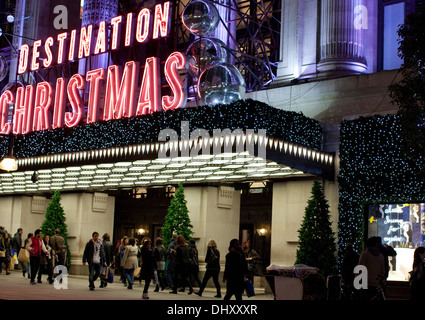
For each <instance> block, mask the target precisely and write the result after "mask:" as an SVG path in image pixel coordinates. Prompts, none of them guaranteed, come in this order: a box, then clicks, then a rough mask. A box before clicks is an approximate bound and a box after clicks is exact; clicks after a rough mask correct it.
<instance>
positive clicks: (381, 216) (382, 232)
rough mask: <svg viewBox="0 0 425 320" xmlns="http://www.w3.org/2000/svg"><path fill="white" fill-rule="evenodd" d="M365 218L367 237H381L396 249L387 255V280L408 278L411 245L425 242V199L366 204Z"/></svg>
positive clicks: (413, 247)
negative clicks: (417, 201) (424, 200)
mask: <svg viewBox="0 0 425 320" xmlns="http://www.w3.org/2000/svg"><path fill="white" fill-rule="evenodd" d="M366 222H367V223H366V225H367V237H368V238H369V237H372V236H378V237H381V239H382V243H383V244H384V245H387V246H391V247H393V248H394V249H395V250H396V252H397V256H395V257H390V268H391V269H390V275H389V280H408V272H409V271H411V270H412V262H413V252H414V249H415V248H416V247H418V246H424V245H425V203H411V204H377V205H369V206H368V207H367V221H366Z"/></svg>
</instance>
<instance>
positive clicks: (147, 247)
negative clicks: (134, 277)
mask: <svg viewBox="0 0 425 320" xmlns="http://www.w3.org/2000/svg"><path fill="white" fill-rule="evenodd" d="M141 255H142V269H141V271H140V275H141V278H142V279H143V280H145V286H144V288H143V296H142V298H143V299H149V295H148V290H149V285H150V283H151V281H152V279H153V278H154V272H155V270H156V269H157V264H156V259H155V257H154V255H153V250H152V242H151V241H150V240H145V241H144V242H143V245H142V249H141Z"/></svg>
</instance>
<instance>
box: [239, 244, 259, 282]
mask: <svg viewBox="0 0 425 320" xmlns="http://www.w3.org/2000/svg"><path fill="white" fill-rule="evenodd" d="M243 251H244V253H245V260H246V262H247V265H248V273H247V275H246V277H247V278H248V279H249V280H251V282H252V284H253V285H254V276H255V275H257V274H258V261H259V259H260V255H259V254H258V253H257V251H255V250H254V249H252V248H251V244H250V242H249V240H248V241H247V242H246V243H245V244H244V246H243Z"/></svg>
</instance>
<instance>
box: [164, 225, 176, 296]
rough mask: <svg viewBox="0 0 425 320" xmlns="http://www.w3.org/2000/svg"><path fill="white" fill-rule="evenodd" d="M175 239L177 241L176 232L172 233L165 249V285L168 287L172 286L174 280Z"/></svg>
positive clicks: (171, 287)
mask: <svg viewBox="0 0 425 320" xmlns="http://www.w3.org/2000/svg"><path fill="white" fill-rule="evenodd" d="M176 241H177V234H175V233H174V234H173V236H172V238H171V242H170V244H169V245H168V249H167V262H166V271H167V285H168V288H169V289H173V288H174V283H173V282H174V273H175V270H176V250H175V248H176ZM176 285H177V284H176Z"/></svg>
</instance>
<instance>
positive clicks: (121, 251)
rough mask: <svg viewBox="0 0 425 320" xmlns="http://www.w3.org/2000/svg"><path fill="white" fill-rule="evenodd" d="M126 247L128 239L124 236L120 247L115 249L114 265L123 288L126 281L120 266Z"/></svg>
mask: <svg viewBox="0 0 425 320" xmlns="http://www.w3.org/2000/svg"><path fill="white" fill-rule="evenodd" d="M127 245H128V237H127V236H124V237H123V238H122V239H121V242H120V245H119V247H118V249H117V256H116V265H117V266H118V270H119V272H120V280H121V282H122V283H123V284H124V286H125V287H126V286H127V279H126V277H125V274H124V268H123V266H122V264H121V261H122V258H123V256H124V251H125V249H126V246H127Z"/></svg>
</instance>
